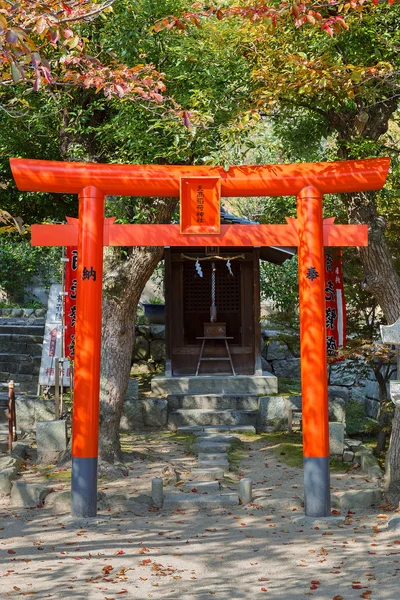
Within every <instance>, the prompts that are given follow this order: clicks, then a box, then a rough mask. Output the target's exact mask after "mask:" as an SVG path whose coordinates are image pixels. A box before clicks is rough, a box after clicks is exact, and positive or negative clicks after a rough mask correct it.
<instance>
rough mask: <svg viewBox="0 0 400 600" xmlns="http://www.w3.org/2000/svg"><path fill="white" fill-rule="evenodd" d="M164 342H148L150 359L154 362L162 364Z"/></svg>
mask: <svg viewBox="0 0 400 600" xmlns="http://www.w3.org/2000/svg"><path fill="white" fill-rule="evenodd" d="M165 352H166V350H165V341H163V340H152V341H151V342H150V358H151V359H153V360H154V362H162V361H163V360H165Z"/></svg>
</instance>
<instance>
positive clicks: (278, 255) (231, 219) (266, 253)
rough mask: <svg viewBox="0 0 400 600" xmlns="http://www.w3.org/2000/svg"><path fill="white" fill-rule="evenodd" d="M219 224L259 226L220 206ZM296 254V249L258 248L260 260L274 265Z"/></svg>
mask: <svg viewBox="0 0 400 600" xmlns="http://www.w3.org/2000/svg"><path fill="white" fill-rule="evenodd" d="M221 224H222V225H231V224H232V225H259V223H258V222H257V221H250V220H249V219H245V218H244V217H238V216H237V215H232V214H231V213H228V212H227V211H226V210H225V208H224V207H223V206H221ZM295 254H297V248H288V247H285V246H281V247H279V248H278V247H276V246H263V247H261V248H260V258H261V260H266V261H268V262H271V263H274V264H276V265H282V264H283V263H284V262H285V261H286V260H290V259H291V258H293V256H294V255H295Z"/></svg>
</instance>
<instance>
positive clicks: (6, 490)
mask: <svg viewBox="0 0 400 600" xmlns="http://www.w3.org/2000/svg"><path fill="white" fill-rule="evenodd" d="M11 486H12V483H11V477H10V476H9V475H8V473H0V498H4V496H9V495H10V493H11Z"/></svg>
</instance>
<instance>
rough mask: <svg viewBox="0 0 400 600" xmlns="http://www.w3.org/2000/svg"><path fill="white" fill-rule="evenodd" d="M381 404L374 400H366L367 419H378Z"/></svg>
mask: <svg viewBox="0 0 400 600" xmlns="http://www.w3.org/2000/svg"><path fill="white" fill-rule="evenodd" d="M379 407H380V403H379V402H378V401H377V400H372V398H365V400H364V410H365V414H366V415H367V417H370V419H376V418H377V417H378V413H379Z"/></svg>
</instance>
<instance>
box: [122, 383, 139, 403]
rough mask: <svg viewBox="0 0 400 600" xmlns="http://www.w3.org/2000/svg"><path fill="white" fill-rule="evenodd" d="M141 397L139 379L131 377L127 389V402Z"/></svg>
mask: <svg viewBox="0 0 400 600" xmlns="http://www.w3.org/2000/svg"><path fill="white" fill-rule="evenodd" d="M138 398H139V381H138V380H137V379H130V380H129V381H128V388H127V390H126V395H125V402H134V401H136V400H138Z"/></svg>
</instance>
